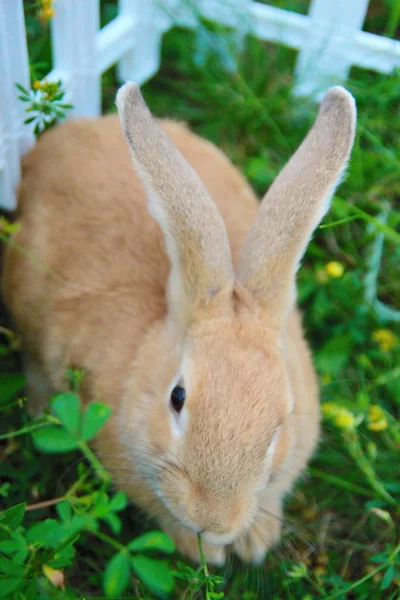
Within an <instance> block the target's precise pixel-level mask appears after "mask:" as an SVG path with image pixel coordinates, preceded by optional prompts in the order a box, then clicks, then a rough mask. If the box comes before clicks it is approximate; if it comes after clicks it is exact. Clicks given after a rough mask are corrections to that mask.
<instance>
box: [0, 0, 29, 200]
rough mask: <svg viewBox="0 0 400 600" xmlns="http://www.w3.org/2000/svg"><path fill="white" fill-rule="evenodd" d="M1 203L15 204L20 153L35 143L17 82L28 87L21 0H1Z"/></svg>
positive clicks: (26, 51)
mask: <svg viewBox="0 0 400 600" xmlns="http://www.w3.org/2000/svg"><path fill="white" fill-rule="evenodd" d="M0 82H1V92H0V205H1V206H3V207H4V208H5V209H7V210H13V209H14V208H15V206H16V198H15V188H16V186H17V185H18V183H19V179H20V170H21V169H20V155H21V154H24V153H25V152H26V151H27V150H28V149H29V147H30V146H31V145H32V144H33V142H34V135H33V133H32V128H31V127H29V126H28V125H25V124H24V119H25V118H26V114H25V106H24V104H23V102H21V101H20V100H19V99H18V94H19V92H18V90H17V88H16V87H15V84H16V83H20V84H21V85H23V86H24V87H26V88H29V87H30V81H29V61H28V50H27V45H26V34H25V21H24V9H23V0H13V2H9V0H0Z"/></svg>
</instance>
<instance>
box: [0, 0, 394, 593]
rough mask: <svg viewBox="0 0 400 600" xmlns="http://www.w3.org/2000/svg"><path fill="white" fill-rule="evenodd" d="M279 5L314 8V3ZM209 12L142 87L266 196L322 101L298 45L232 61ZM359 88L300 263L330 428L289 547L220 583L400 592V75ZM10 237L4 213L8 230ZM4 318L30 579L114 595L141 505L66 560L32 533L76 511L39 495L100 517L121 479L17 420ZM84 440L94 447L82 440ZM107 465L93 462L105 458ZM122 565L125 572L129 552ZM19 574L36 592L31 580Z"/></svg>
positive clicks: (190, 584) (6, 454) (295, 509)
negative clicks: (341, 177) (341, 155)
mask: <svg viewBox="0 0 400 600" xmlns="http://www.w3.org/2000/svg"><path fill="white" fill-rule="evenodd" d="M274 4H275V5H279V6H281V7H283V8H287V9H291V10H300V11H301V12H305V9H306V5H307V2H305V1H303V0H299V1H298V2H294V1H293V2H291V1H289V0H287V1H281V2H275V3H274ZM381 4H382V3H380V2H377V1H376V2H375V1H374V2H371V5H370V8H369V12H368V18H367V22H366V27H365V28H366V30H367V31H372V32H376V33H380V34H386V35H390V36H391V37H395V36H396V35H397V36H398V35H399V19H400V4H399V2H398V1H397V0H392V1H391V2H389V1H388V2H386V3H385V5H384V6H381ZM25 5H26V10H27V25H28V34H29V43H30V47H31V58H32V80H33V81H34V80H36V79H38V78H41V77H42V76H43V75H44V74H45V73H46V72H47V71H48V70H49V60H50V58H49V48H50V46H49V36H48V26H47V24H46V23H45V22H44V21H43V17H42V21H40V19H38V18H37V7H36V4H35V5H34V3H32V2H26V3H25ZM114 14H115V2H111V1H110V2H103V3H102V18H103V21H106V20H109V19H110V18H112V17H113V15H114ZM201 27H202V29H201V31H202V34H200V35H199V34H197V36H196V35H195V34H194V33H193V32H188V31H183V30H179V29H173V30H172V31H171V32H169V33H167V34H166V36H165V38H164V42H163V48H162V63H161V69H160V72H159V73H158V74H157V76H156V77H154V78H153V79H152V80H151V81H150V82H149V83H147V84H146V85H145V86H144V88H143V93H144V96H145V98H146V100H147V102H148V103H149V105H150V107H151V109H152V110H153V112H154V113H155V114H156V115H158V116H169V117H174V118H178V119H181V120H185V121H187V122H189V123H190V125H191V127H192V128H193V129H194V130H195V131H196V132H197V133H199V134H201V135H203V136H204V137H206V138H208V139H210V140H212V141H213V142H215V143H216V144H217V145H218V146H219V147H221V148H222V149H223V150H224V151H225V152H226V154H227V155H228V156H229V157H230V158H231V159H232V160H233V161H234V162H235V164H237V165H238V166H239V168H240V169H241V170H242V172H243V173H244V174H245V175H246V176H247V178H248V179H249V181H250V183H251V184H252V185H253V187H254V189H255V190H256V191H257V193H258V194H259V195H260V197H261V196H262V194H263V193H264V191H265V190H266V189H267V188H268V186H269V185H270V183H271V181H272V180H273V178H274V176H275V175H276V174H277V172H278V171H279V169H280V168H281V167H282V166H283V164H284V163H285V161H286V160H287V159H288V158H289V157H290V155H291V154H292V152H293V151H294V150H295V148H296V147H297V145H298V144H299V143H300V141H301V139H302V137H303V136H304V134H305V132H306V131H307V129H308V127H309V126H310V124H311V122H312V120H313V118H314V116H315V111H316V107H315V105H314V104H313V102H312V101H309V100H307V99H304V98H301V99H300V98H295V97H294V96H293V95H292V94H291V90H292V87H293V65H294V61H295V58H296V53H295V52H294V51H291V50H288V49H287V48H283V47H280V46H277V45H273V44H266V43H260V42H258V41H257V40H255V39H253V38H249V39H248V40H247V41H246V43H245V47H244V52H243V54H242V56H241V57H239V58H238V62H237V65H236V67H235V68H234V69H233V71H231V72H227V71H226V70H225V68H224V61H225V59H226V51H225V50H224V49H226V48H227V47H228V48H229V39H228V42H227V45H226V43H225V42H226V39H227V38H225V37H224V36H223V35H222V34H223V32H221V31H220V30H216V29H215V27H211V25H210V24H207V23H202V25H201ZM204 40H212V41H213V43H212V47H211V50H210V52H209V54H208V55H206V56H202V55H201V54H200V55H199V52H198V49H199V47H200V46H201V44H202V43H204ZM223 40H225V42H224V41H223ZM33 42H35V43H34V44H33ZM229 56H230V58H232V55H229ZM346 86H347V87H348V89H349V90H350V91H351V92H352V93H353V94H354V96H355V98H356V102H357V106H358V128H357V138H356V143H355V147H354V151H353V154H352V159H351V162H350V165H349V169H348V174H347V177H346V180H345V182H344V183H343V184H342V185H341V187H340V188H339V190H338V192H337V195H336V196H335V198H334V200H333V206H332V209H331V211H330V213H329V214H328V216H327V217H326V218H325V220H324V222H323V224H322V226H321V227H320V228H319V229H318V230H317V232H316V234H315V236H314V239H313V240H312V242H311V244H310V247H309V249H308V252H307V254H306V256H305V258H304V261H303V265H302V268H301V270H300V272H299V277H298V284H299V302H300V304H301V307H302V309H303V312H304V318H305V326H306V332H307V336H308V339H309V340H310V343H311V346H312V348H313V353H314V357H315V361H316V365H317V368H318V372H319V375H320V381H321V402H322V407H323V413H324V421H323V433H322V439H321V443H320V445H319V448H318V450H317V452H316V454H315V457H314V459H313V461H312V463H311V465H310V467H309V469H308V471H307V473H306V476H305V478H304V479H303V481H301V482H300V483H299V485H298V486H297V487H296V490H295V491H294V493H293V495H292V496H291V497H290V498H288V501H287V511H286V520H287V523H286V524H285V526H284V533H283V538H282V542H281V544H280V546H279V548H278V549H276V550H274V551H273V552H271V553H270V555H269V556H268V558H267V560H266V562H265V564H263V565H262V566H260V567H258V568H256V569H255V568H250V567H249V566H247V565H243V564H240V563H239V562H238V561H236V560H233V559H232V560H231V561H230V562H229V563H228V565H227V567H225V568H224V569H223V570H221V571H220V572H218V571H217V573H218V574H219V575H221V576H222V577H223V583H222V584H221V585H220V586H219V587H218V590H219V591H220V593H223V594H224V598H227V599H230V600H256V599H264V598H268V599H271V600H272V599H274V600H278V599H284V600H291V599H296V600H298V599H299V600H300V599H301V600H306V599H307V600H311V599H312V598H321V599H325V600H327V599H333V598H335V599H337V600H344V598H351V599H367V598H368V599H369V598H370V599H372V600H373V599H376V600H378V599H381V598H387V599H392V600H395V599H398V598H400V556H399V554H400V547H399V545H398V544H399V535H398V533H399V529H398V525H399V515H400V483H399V482H400V478H399V472H400V460H399V450H400V425H399V416H400V331H399V329H400V328H399V315H400V312H399V311H400V293H399V279H400V277H399V266H398V265H399V260H400V233H399V230H400V169H399V160H400V149H399V140H400V111H399V106H400V73H399V72H398V73H394V74H392V75H379V74H376V73H370V72H365V71H362V70H360V69H356V68H353V69H352V70H351V75H350V78H349V80H348V82H347V83H346ZM116 89H117V83H116V79H115V70H114V69H111V70H110V71H109V72H107V73H106V74H105V75H104V77H103V98H104V110H105V111H106V112H107V111H110V110H114V107H113V102H114V97H115V91H116ZM3 225H4V224H3ZM6 237H7V227H6V229H5V230H3V234H2V239H3V240H4V239H5V238H6ZM381 248H382V249H383V251H382V257H381V258H380V250H381ZM382 303H383V304H384V305H386V307H389V309H387V308H385V307H384V306H383V305H382ZM2 315H3V312H2ZM1 325H2V329H1V330H0V333H1V334H2V338H1V339H2V345H1V346H0V352H1V353H0V372H1V374H0V411H1V419H0V478H1V481H0V503H1V506H2V507H4V508H8V507H11V506H14V505H17V504H18V503H22V502H26V503H27V504H28V505H33V507H32V510H29V511H28V512H27V513H26V516H25V518H24V521H23V522H22V524H23V526H24V527H25V530H21V531H20V533H19V535H20V536H22V538H23V539H25V537H26V540H27V544H28V545H27V546H26V553H27V554H26V556H25V557H23V560H22V563H21V561H20V563H21V564H23V565H24V569H25V571H24V573H25V581H28V580H29V581H32V582H33V581H34V580H35V581H38V582H39V584H38V585H40V586H41V588H40V589H41V590H42V597H57V598H58V597H59V598H64V597H65V598H67V597H68V598H82V597H86V598H94V597H100V596H101V595H102V594H103V591H102V589H103V584H104V581H103V572H104V570H105V566H106V564H109V561H110V559H111V558H112V557H113V556H114V555H115V553H116V550H121V548H124V547H125V545H126V544H127V543H128V542H129V540H132V539H133V538H135V536H139V535H140V534H141V533H143V531H144V529H143V518H142V517H141V516H140V515H137V514H136V512H135V511H132V510H122V512H119V513H118V514H119V517H120V518H121V519H122V524H123V526H122V528H121V527H120V526H119V525H118V524H117V525H115V523H114V526H113V525H112V524H110V522H104V521H102V522H101V525H100V528H99V529H98V530H97V533H93V531H92V532H91V530H90V528H91V525H90V524H89V525H88V523H86V524H85V525H84V526H83V525H82V526H81V527H79V526H77V531H78V530H79V532H80V538H79V540H78V541H76V542H74V544H73V545H74V547H75V552H76V553H75V557H72V554H71V557H70V559H68V557H67V558H65V560H64V562H63V560H61V559H60V560H59V563H57V561H55V562H54V560H55V559H54V556H53V555H52V554H51V550H49V548H51V544H50V545H49V544H48V545H47V546H46V544H45V543H44V542H43V543H42V544H41V543H40V542H39V541H38V539H39V538H40V536H39V533H38V532H37V530H33V531H34V533H31V534H30V537H29V535H28V534H27V533H26V531H27V530H28V529H29V528H32V524H38V523H43V522H44V521H45V519H48V518H52V519H58V521H59V522H61V521H62V522H64V523H69V522H70V518H72V517H71V515H69V514H67V513H68V510H70V509H69V508H65V504H62V505H61V506H62V508H61V509H60V504H59V505H58V513H57V512H56V510H55V506H56V504H52V505H51V506H48V507H46V506H45V507H42V506H41V504H40V503H42V502H44V501H48V500H50V501H51V500H53V499H55V498H62V497H64V496H65V495H66V494H67V495H68V498H70V499H71V503H70V504H71V506H72V508H73V510H74V511H78V512H79V510H80V511H81V513H82V511H83V513H82V514H87V513H85V511H84V510H83V509H82V506H83V504H84V502H83V500H82V498H85V499H86V500H85V502H86V505H87V506H89V507H90V510H92V509H93V507H96V506H97V509H96V510H97V513H96V515H95V516H93V515H94V512H93V510H92V512H91V513H90V514H91V515H92V516H91V517H90V518H92V519H98V518H103V517H99V516H98V515H99V514H100V513H101V510H100V509H99V508H98V507H99V506H103V509H102V510H103V513H101V514H103V515H104V514H105V512H107V510H105V509H104V504H107V501H106V500H105V499H104V490H105V489H109V487H108V482H107V477H106V475H104V473H101V472H100V476H97V478H96V476H94V475H93V471H90V469H89V467H84V466H83V462H82V461H80V460H79V459H80V458H81V456H82V454H81V453H79V452H75V453H67V454H64V455H59V454H56V455H54V454H53V455H48V454H42V453H40V452H39V451H38V450H37V449H36V448H35V447H34V446H33V442H32V437H31V435H30V434H29V433H26V434H22V435H16V432H19V433H23V431H24V428H25V427H26V428H27V429H29V428H30V425H29V418H28V416H27V413H26V402H25V401H24V400H23V397H24V396H23V379H22V378H21V375H20V373H21V371H22V368H21V360H20V355H19V339H18V336H17V335H16V334H15V332H14V330H13V326H12V324H11V322H10V321H9V319H8V318H7V316H6V315H4V317H3V316H2V322H1ZM21 399H22V400H21ZM61 421H62V419H61ZM21 429H22V430H23V431H22V432H21V431H20V430H21ZM1 434H2V435H1ZM81 450H82V448H81ZM83 453H84V454H86V456H88V453H87V451H86V450H85V449H84V450H83ZM89 460H90V456H89ZM92 466H94V471H96V464H94V463H93V461H92ZM99 477H100V479H99ZM102 477H103V479H102ZM99 481H100V483H99ZM71 487H72V488H73V491H72V492H71ZM99 490H103V496H102V497H100V496H99ZM96 493H97V495H96ZM109 495H112V492H109ZM77 498H78V500H77ZM118 502H120V506H119V507H117V508H118V511H119V509H120V508H121V507H123V505H124V501H123V499H122V500H121V499H119V500H118V498H117V500H116V504H115V506H116V505H117V504H118ZM102 503H103V504H102ZM67 504H68V502H67ZM78 509H79V510H78ZM85 510H86V509H85ZM113 510H114V509H113ZM115 510H117V509H115ZM99 511H100V512H99ZM104 511H105V512H104ZM109 512H112V511H111V509H110V511H109ZM57 515H58V516H57ZM119 517H116V518H117V520H118V518H119ZM1 518H2V517H1V514H0V572H3V573H7V572H8V571H7V568H8V567H7V566H4V565H5V564H6V563H5V562H4V561H5V560H6V561H7V560H8V557H10V556H14V559H15V554H14V555H13V554H12V552H11V550H10V546H7V545H6V546H4V539H5V536H6V533H5V531H6V530H5V529H4V526H3V529H1V527H2V526H1ZM9 520H10V519H9ZM17 520H18V519H17ZM111 520H112V518H111ZM4 522H5V521H3V523H4ZM18 522H19V521H18ZM92 524H93V523H92ZM8 526H10V527H11V525H9V524H8ZM17 526H18V523H17V524H16V525H15V528H17ZM149 528H151V525H150V524H149V525H148V526H147V529H149ZM7 531H8V530H7ZM10 535H11V534H10ZM13 535H14V534H13ZM60 535H61V534H60ZM94 535H97V541H96V543H95V544H94V543H93V540H94V538H93V536H94ZM18 539H19V538H18ZM2 540H3V541H2ZM12 540H14V542H15V540H16V538H15V536H14V537H13V538H12ZM110 540H111V541H110ZM70 541H71V540H69V541H68V543H70ZM2 543H3V545H2ZM15 543H16V542H15ZM18 543H20V544H21V548H22V546H23V544H22V542H21V541H20V542H18ZM66 546H68V544H66ZM54 547H55V546H53V548H54ZM70 547H72V546H70ZM24 548H25V546H24ZM46 548H47V549H46ZM10 552H11V554H10ZM71 552H72V551H71ZM20 558H21V557H20ZM2 561H3V562H2ZM68 561H69V562H68ZM179 561H180V558H179V557H178V556H175V555H172V557H171V559H170V562H171V564H172V565H173V567H174V568H175V569H178V570H179V572H180V574H181V575H182V573H183V572H184V573H186V575H183V576H182V577H183V578H182V577H181V578H177V579H176V582H175V584H174V592H173V593H172V595H171V597H172V598H176V599H182V600H183V599H188V598H194V597H199V598H201V597H204V596H205V593H206V592H205V586H204V585H203V584H204V573H200V574H199V572H198V571H196V572H194V571H193V572H191V571H187V570H186V571H185V569H184V567H183V566H182V565H181V566H180V567H179V566H177V565H178V563H179ZM16 562H18V560H17V561H16ZM7 564H9V563H7ZM43 565H48V566H49V565H53V566H52V568H54V570H55V571H56V573H61V575H58V576H62V577H64V576H65V577H66V581H67V589H68V591H65V592H63V591H59V592H57V588H55V587H53V586H52V585H51V584H49V583H48V582H47V580H49V579H51V578H52V577H53V578H54V577H57V575H54V573H52V572H51V571H49V569H48V567H45V568H43ZM118 568H120V571H118V569H117V571H116V573H117V574H119V577H120V578H121V576H122V575H121V573H122V572H123V566H122V567H121V565H119V567H118ZM163 568H165V567H163ZM2 569H3V571H2ZM121 569H122V570H121ZM159 569H160V573H161V569H162V568H161V567H159ZM134 572H135V573H136V575H135V577H134V584H133V586H131V587H128V588H127V589H126V592H125V595H124V596H123V597H124V598H125V597H126V598H148V597H153V596H149V593H150V592H149V591H148V590H149V588H148V587H147V586H146V584H145V583H143V581H144V582H146V574H144V575H143V572H141V571H140V568H139V567H138V565H137V564H136V568H135V571H134ZM8 573H9V572H8ZM8 577H9V578H10V577H11V578H12V577H14V579H15V577H16V578H18V577H19V575H18V574H14V575H13V574H12V573H11V574H10V573H9V574H8ZM166 579H168V577H167V576H166ZM54 581H56V580H54ZM46 582H47V583H46ZM22 585H23V584H21V586H22ZM24 585H25V584H24ZM32 585H33V584H32ZM35 585H36V584H35ZM208 585H209V582H208ZM199 587H200V588H201V589H200V591H199V592H197V591H196V590H197V589H198V588H199ZM19 589H20V590H23V592H22V591H20V592H19V595H18V593H17V590H19ZM33 589H34V587H31V588H30V589H27V588H26V589H25V588H23V587H21V588H18V586H17V587H15V592H12V591H11V590H10V596H9V597H10V598H11V597H15V598H17V597H18V598H22V597H29V594H33V593H34V592H33V591H32V590H33ZM106 591H107V589H106ZM108 591H109V592H110V588H108ZM156 591H157V590H155V592H156ZM155 592H154V590H153V593H155ZM3 593H5V591H4V590H3ZM1 594H2V590H1V589H0V595H1ZM21 594H22V595H21ZM24 594H26V595H24ZM46 594H47V596H46ZM196 594H198V595H196ZM208 594H209V592H208ZM30 597H34V596H30ZM209 597H210V598H211V597H212V596H209ZM221 597H222V596H221Z"/></svg>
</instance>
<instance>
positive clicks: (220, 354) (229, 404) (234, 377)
mask: <svg viewBox="0 0 400 600" xmlns="http://www.w3.org/2000/svg"><path fill="white" fill-rule="evenodd" d="M236 333H237V332H235V331H232V328H229V327H225V328H224V329H223V330H215V332H214V333H213V334H212V333H211V332H210V331H208V334H207V335H203V336H200V337H196V338H195V339H192V340H190V341H189V343H188V344H187V345H186V349H185V352H184V357H183V360H182V364H181V374H182V379H183V381H184V385H185V388H186V391H187V404H186V410H187V414H188V419H187V422H186V435H185V436H184V450H183V451H184V455H185V462H187V463H188V468H189V469H190V470H191V471H192V472H193V474H194V475H195V476H196V477H198V478H199V480H202V481H203V482H204V481H208V483H209V485H210V486H211V485H212V484H214V483H215V485H217V486H218V485H222V484H221V481H220V480H225V479H226V481H225V485H226V486H228V487H230V486H232V485H235V480H236V481H239V480H240V479H243V478H244V479H247V478H251V477H257V476H258V475H259V474H260V470H264V469H265V465H266V463H265V459H266V456H267V455H268V456H270V455H271V458H272V455H273V453H274V447H275V444H274V443H273V442H274V439H275V437H274V436H275V433H276V431H277V430H278V428H279V427H280V425H281V424H282V422H283V421H284V419H285V415H286V414H287V413H288V408H287V407H288V402H289V400H288V393H287V377H286V372H285V365H284V362H283V359H282V358H281V357H280V356H279V353H278V352H276V350H275V349H274V350H271V349H265V348H262V347H260V346H257V345H254V343H253V344H252V343H251V342H249V341H248V343H247V344H246V340H245V339H242V336H239V337H238V336H237V334H236ZM250 337H251V336H250ZM211 474H212V475H211Z"/></svg>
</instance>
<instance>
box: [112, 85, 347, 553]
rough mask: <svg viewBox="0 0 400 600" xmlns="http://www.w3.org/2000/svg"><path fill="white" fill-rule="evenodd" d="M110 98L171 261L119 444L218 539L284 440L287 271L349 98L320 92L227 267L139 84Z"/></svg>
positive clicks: (225, 539) (304, 238) (240, 518)
mask: <svg viewBox="0 0 400 600" xmlns="http://www.w3.org/2000/svg"><path fill="white" fill-rule="evenodd" d="M117 105H118V109H119V114H120V119H121V124H122V129H123V132H124V134H125V137H126V140H127V143H128V146H129V149H130V152H131V154H132V157H133V162H134V165H135V167H136V168H137V170H138V172H139V174H140V176H141V178H142V180H143V182H144V185H145V187H146V190H147V194H148V205H149V211H150V213H151V214H152V216H153V217H154V218H155V219H156V221H157V222H158V224H159V226H160V228H161V229H162V231H163V233H164V237H165V245H166V250H167V253H168V256H169V259H170V263H171V271H170V277H169V282H168V294H167V297H168V314H167V316H166V318H165V321H160V322H159V323H158V324H157V325H156V326H155V327H154V329H153V330H152V331H151V332H150V333H149V335H148V338H147V339H146V341H145V343H144V345H143V348H142V351H140V352H139V355H138V358H137V361H136V363H135V365H134V369H133V373H132V376H131V378H130V382H129V385H128V386H127V389H126V394H125V399H124V408H123V411H122V412H121V429H122V430H123V431H124V434H123V435H124V436H125V447H126V448H129V450H128V452H130V453H131V454H132V456H133V457H134V458H135V461H137V463H138V464H139V472H140V474H141V475H140V476H142V477H143V481H146V483H147V484H148V485H149V486H150V488H151V489H152V490H153V492H154V493H155V495H156V496H157V497H158V498H159V499H160V500H161V502H162V504H163V505H165V506H166V508H167V509H168V511H169V512H170V513H171V514H172V515H173V516H174V517H176V519H178V521H179V522H180V523H182V524H183V525H185V526H186V527H188V528H190V529H192V530H193V531H195V532H202V533H203V536H204V538H205V540H206V541H209V542H211V543H213V544H229V543H231V542H233V541H234V540H235V539H236V538H237V537H238V536H239V535H240V534H241V533H242V532H243V531H245V530H246V529H247V528H248V527H249V526H250V524H251V523H252V521H253V520H254V519H255V518H256V515H257V511H258V499H257V498H258V493H259V492H260V490H262V489H265V488H268V482H269V479H270V478H271V474H273V473H274V470H276V469H277V468H278V466H279V464H281V463H282V462H283V461H284V460H285V459H286V458H287V457H288V456H289V454H290V451H291V448H292V444H291V439H290V432H289V433H288V431H287V429H285V426H286V423H287V420H288V418H289V416H290V414H291V413H292V411H293V407H294V398H295V396H296V390H295V389H292V387H291V381H290V378H289V372H288V366H287V358H286V355H285V346H286V334H287V322H288V318H289V315H290V314H291V312H292V311H293V308H294V303H295V275H296V270H297V268H298V265H299V262H300V260H301V257H302V255H303V253H304V251H305V249H306V246H307V244H308V241H309V239H310V236H311V234H312V232H313V230H314V229H315V227H316V226H317V224H318V223H319V221H320V220H321V218H322V217H323V215H324V214H325V212H326V210H327V209H328V205H329V200H330V198H331V196H332V194H333V191H334V189H335V187H336V185H337V184H338V182H339V180H340V178H341V176H342V174H343V171H344V169H345V167H346V163H347V160H348V158H349V155H350V151H351V147H352V143H353V138H354V128H355V106H354V101H353V98H352V96H351V95H350V94H349V93H348V92H346V90H344V89H343V88H341V87H335V88H332V89H331V90H329V91H328V93H327V95H326V96H325V99H324V101H323V103H322V105H321V108H320V111H319V115H318V118H317V120H316V122H315V124H314V126H313V127H312V129H311V130H310V132H309V134H308V135H307V137H306V138H305V140H304V141H303V143H302V144H301V146H300V147H299V148H298V150H297V151H296V153H295V154H294V156H293V158H292V159H291V160H290V161H289V163H288V164H287V165H286V167H285V168H284V169H283V171H282V172H281V173H280V175H279V176H278V177H277V179H276V181H275V182H274V184H273V185H272V186H271V188H270V190H269V191H268V193H267V195H266V197H265V198H264V200H263V202H262V204H261V207H260V210H259V212H258V215H257V217H256V219H255V221H254V223H253V225H252V227H251V229H250V231H249V233H248V236H247V238H246V240H245V243H244V246H243V249H242V253H241V256H240V258H239V261H238V264H237V265H236V269H235V268H234V266H233V264H232V259H231V253H230V246H229V241H228V235H227V231H226V228H225V224H224V221H223V219H222V217H221V215H220V214H219V212H218V210H217V207H216V205H215V204H214V202H213V200H212V199H211V197H210V196H209V194H208V192H207V190H206V189H205V187H204V186H203V184H202V182H201V181H200V179H199V177H198V176H197V174H196V172H195V171H194V170H193V169H192V167H191V166H190V165H189V164H188V163H187V162H186V161H185V159H184V158H183V156H182V155H181V154H180V153H179V152H178V150H177V149H176V148H175V147H174V146H173V144H172V143H171V142H170V140H169V139H168V137H167V136H166V135H165V134H164V133H163V132H162V131H161V129H160V127H159V126H158V124H157V122H156V120H155V119H153V117H152V116H151V114H150V112H149V110H148V109H147V107H146V105H145V103H144V101H143V98H142V96H141V93H140V90H139V88H138V86H137V85H135V84H133V83H127V84H125V85H124V86H123V87H122V88H121V89H120V91H119V93H118V96H117ZM133 398H136V399H137V401H136V402H134V401H133Z"/></svg>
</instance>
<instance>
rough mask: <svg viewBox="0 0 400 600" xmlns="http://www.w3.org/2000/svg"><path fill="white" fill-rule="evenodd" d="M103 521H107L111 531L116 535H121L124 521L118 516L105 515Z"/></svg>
mask: <svg viewBox="0 0 400 600" xmlns="http://www.w3.org/2000/svg"><path fill="white" fill-rule="evenodd" d="M103 521H105V522H106V523H107V524H108V526H109V527H110V529H111V531H112V532H113V533H114V534H115V535H118V534H119V533H121V529H122V521H121V519H120V518H119V517H117V515H116V514H114V513H109V514H108V515H105V516H104V517H103Z"/></svg>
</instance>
